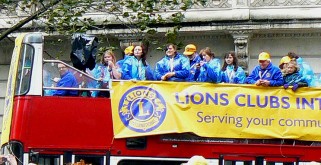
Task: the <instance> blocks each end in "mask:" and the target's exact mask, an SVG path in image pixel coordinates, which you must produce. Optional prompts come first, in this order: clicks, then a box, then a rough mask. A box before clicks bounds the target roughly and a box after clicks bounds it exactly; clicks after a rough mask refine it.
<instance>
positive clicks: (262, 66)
mask: <svg viewBox="0 0 321 165" xmlns="http://www.w3.org/2000/svg"><path fill="white" fill-rule="evenodd" d="M259 64H260V67H261V69H265V68H266V67H267V66H268V65H269V64H270V61H268V60H260V61H259Z"/></svg>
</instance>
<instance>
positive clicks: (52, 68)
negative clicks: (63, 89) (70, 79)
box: [42, 60, 99, 96]
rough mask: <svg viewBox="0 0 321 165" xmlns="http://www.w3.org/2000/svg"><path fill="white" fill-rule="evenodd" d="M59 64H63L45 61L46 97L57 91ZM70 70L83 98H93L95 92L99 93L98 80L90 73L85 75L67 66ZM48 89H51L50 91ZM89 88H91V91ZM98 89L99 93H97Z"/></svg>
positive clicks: (44, 80) (44, 82) (44, 91)
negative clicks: (56, 80) (56, 79)
mask: <svg viewBox="0 0 321 165" xmlns="http://www.w3.org/2000/svg"><path fill="white" fill-rule="evenodd" d="M58 63H62V61H59V60H44V63H43V77H42V80H43V87H44V90H43V93H44V96H51V95H52V91H53V90H55V87H56V84H57V82H55V81H54V79H55V78H60V74H59V70H58ZM65 65H66V67H67V68H68V71H69V72H71V73H72V74H73V75H74V76H75V78H76V81H77V87H76V88H78V89H77V90H78V91H79V92H80V94H81V95H82V96H92V93H93V92H97V91H98V90H99V89H98V88H96V86H97V85H96V84H97V83H98V79H95V78H94V77H92V75H89V74H88V73H84V72H82V71H80V70H77V69H76V68H74V67H72V66H70V65H68V64H65ZM48 87H49V88H50V87H51V89H48ZM88 88H91V89H90V90H89V89H88ZM96 89H97V91H96Z"/></svg>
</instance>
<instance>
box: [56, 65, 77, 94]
mask: <svg viewBox="0 0 321 165" xmlns="http://www.w3.org/2000/svg"><path fill="white" fill-rule="evenodd" d="M58 70H59V74H60V78H57V77H56V78H54V79H53V81H54V82H56V83H57V84H56V87H61V88H63V87H64V88H77V87H78V83H77V80H76V78H75V76H74V75H73V74H72V73H71V72H70V71H69V69H68V68H67V67H66V65H65V64H63V63H58ZM53 96H78V91H77V90H63V89H57V90H54V91H53Z"/></svg>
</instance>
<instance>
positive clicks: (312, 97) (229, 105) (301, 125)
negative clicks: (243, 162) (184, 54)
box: [111, 81, 321, 141]
mask: <svg viewBox="0 0 321 165" xmlns="http://www.w3.org/2000/svg"><path fill="white" fill-rule="evenodd" d="M111 93H112V110H113V125H114V134H115V137H116V138H125V137H137V136H145V135H157V134H167V133H186V132H190V133H194V134H196V135H199V136H202V137H217V138H254V139H269V138H282V139H286V138H289V139H298V140H313V141H321V134H320V131H321V95H320V94H321V89H320V88H300V89H299V90H297V91H296V92H295V93H294V92H293V91H292V90H291V89H283V88H282V87H257V86H254V85H239V84H210V83H191V82H156V81H153V82H152V81H141V82H131V81H120V82H113V88H112V92H111Z"/></svg>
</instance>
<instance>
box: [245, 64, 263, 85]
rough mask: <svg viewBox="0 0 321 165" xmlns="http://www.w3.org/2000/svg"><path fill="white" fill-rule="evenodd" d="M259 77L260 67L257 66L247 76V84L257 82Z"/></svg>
mask: <svg viewBox="0 0 321 165" xmlns="http://www.w3.org/2000/svg"><path fill="white" fill-rule="evenodd" d="M258 79H260V78H259V72H258V67H255V68H254V70H253V71H252V72H251V74H250V75H249V76H248V77H247V78H246V80H245V82H246V83H247V84H255V83H256V82H257V80H258Z"/></svg>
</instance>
